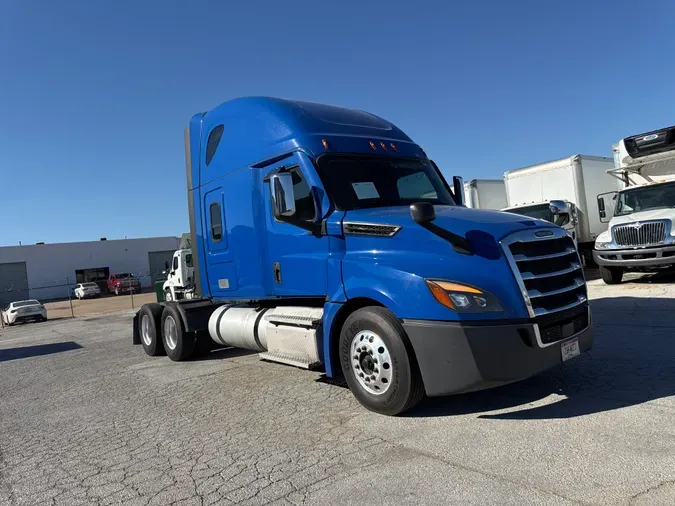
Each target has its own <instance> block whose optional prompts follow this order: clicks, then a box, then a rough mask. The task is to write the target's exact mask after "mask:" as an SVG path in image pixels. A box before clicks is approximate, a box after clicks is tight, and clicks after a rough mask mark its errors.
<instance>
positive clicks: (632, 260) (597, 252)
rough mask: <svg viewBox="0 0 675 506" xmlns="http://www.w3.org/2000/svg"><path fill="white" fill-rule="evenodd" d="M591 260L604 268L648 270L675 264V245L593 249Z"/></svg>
mask: <svg viewBox="0 0 675 506" xmlns="http://www.w3.org/2000/svg"><path fill="white" fill-rule="evenodd" d="M593 259H594V260H595V263H596V264H598V265H603V266H605V267H624V268H627V269H630V268H636V269H638V268H643V267H646V268H649V267H654V268H658V267H667V266H669V265H673V264H675V245H669V246H658V247H656V248H641V249H594V250H593Z"/></svg>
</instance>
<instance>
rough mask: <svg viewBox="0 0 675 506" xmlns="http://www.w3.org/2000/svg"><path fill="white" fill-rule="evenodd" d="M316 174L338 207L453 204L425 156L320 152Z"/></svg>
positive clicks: (349, 208) (345, 209)
mask: <svg viewBox="0 0 675 506" xmlns="http://www.w3.org/2000/svg"><path fill="white" fill-rule="evenodd" d="M318 171H319V176H320V177H321V181H322V182H323V184H324V187H325V188H326V191H327V192H328V195H329V196H330V197H331V198H332V199H333V201H334V202H335V206H336V207H337V208H338V209H339V210H342V211H349V210H353V209H364V208H371V207H389V206H407V205H410V204H414V203H415V202H429V203H431V204H437V205H446V206H451V205H455V202H454V201H453V199H452V196H451V194H450V192H449V191H448V190H447V188H446V187H445V185H444V184H443V181H442V179H441V178H440V177H439V175H438V174H437V173H436V170H435V169H434V167H433V165H432V164H431V163H430V162H429V161H428V160H421V159H420V160H418V159H408V158H393V157H383V156H359V155H348V156H344V155H333V156H323V157H321V159H320V160H319V164H318Z"/></svg>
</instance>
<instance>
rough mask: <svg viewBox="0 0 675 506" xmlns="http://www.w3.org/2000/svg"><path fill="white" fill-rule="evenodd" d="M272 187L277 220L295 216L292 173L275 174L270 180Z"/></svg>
mask: <svg viewBox="0 0 675 506" xmlns="http://www.w3.org/2000/svg"><path fill="white" fill-rule="evenodd" d="M270 186H271V188H272V206H273V209H274V215H275V216H276V217H277V218H281V217H285V218H288V217H290V216H293V215H294V214H295V194H294V193H293V175H292V174H291V173H290V172H281V173H277V174H273V175H272V177H271V178H270Z"/></svg>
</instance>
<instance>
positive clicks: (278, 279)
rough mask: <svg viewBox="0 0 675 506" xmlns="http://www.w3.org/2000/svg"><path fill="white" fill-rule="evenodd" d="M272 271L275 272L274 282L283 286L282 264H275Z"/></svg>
mask: <svg viewBox="0 0 675 506" xmlns="http://www.w3.org/2000/svg"><path fill="white" fill-rule="evenodd" d="M272 270H273V271H274V281H275V282H276V283H277V285H280V284H281V264H280V263H279V262H274V263H273V264H272Z"/></svg>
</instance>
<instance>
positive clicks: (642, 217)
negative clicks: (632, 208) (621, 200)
mask: <svg viewBox="0 0 675 506" xmlns="http://www.w3.org/2000/svg"><path fill="white" fill-rule="evenodd" d="M652 220H675V209H672V208H666V209H651V210H649V211H639V212H636V213H631V214H626V215H624V216H614V217H613V218H612V221H611V222H610V226H612V227H615V226H617V225H624V224H626V223H635V222H636V221H652Z"/></svg>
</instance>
